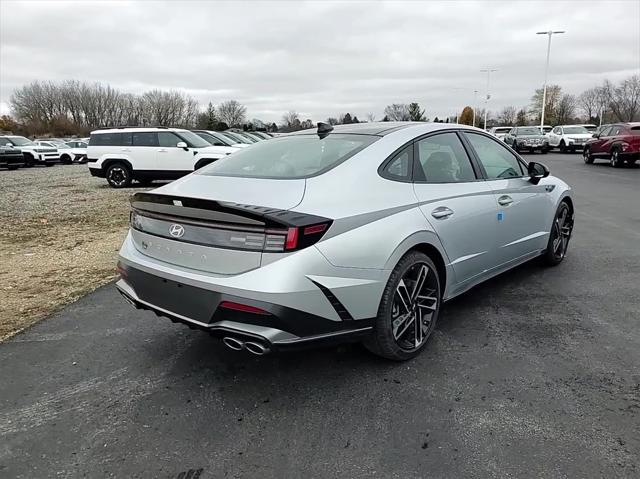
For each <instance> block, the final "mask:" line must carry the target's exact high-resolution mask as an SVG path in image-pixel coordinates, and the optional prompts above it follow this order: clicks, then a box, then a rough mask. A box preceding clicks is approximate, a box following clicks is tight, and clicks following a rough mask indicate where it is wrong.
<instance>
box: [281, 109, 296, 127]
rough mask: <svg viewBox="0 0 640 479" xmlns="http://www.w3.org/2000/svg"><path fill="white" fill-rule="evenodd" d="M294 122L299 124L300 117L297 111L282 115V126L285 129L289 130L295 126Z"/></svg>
mask: <svg viewBox="0 0 640 479" xmlns="http://www.w3.org/2000/svg"><path fill="white" fill-rule="evenodd" d="M296 121H297V122H298V123H299V122H300V115H298V112H297V111H293V110H290V111H288V112H287V113H285V114H284V115H282V124H283V125H284V126H285V127H287V128H291V127H292V126H293V125H295V124H296Z"/></svg>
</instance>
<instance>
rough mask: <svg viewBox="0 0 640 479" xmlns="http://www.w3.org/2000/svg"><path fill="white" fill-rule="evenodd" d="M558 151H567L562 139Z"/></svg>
mask: <svg viewBox="0 0 640 479" xmlns="http://www.w3.org/2000/svg"><path fill="white" fill-rule="evenodd" d="M559 147H560V153H566V152H567V145H565V143H564V140H562V141H561V142H560V146H559Z"/></svg>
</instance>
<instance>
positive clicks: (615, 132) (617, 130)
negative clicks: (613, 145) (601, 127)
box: [607, 126, 622, 136]
mask: <svg viewBox="0 0 640 479" xmlns="http://www.w3.org/2000/svg"><path fill="white" fill-rule="evenodd" d="M620 130H622V128H620V127H619V126H612V127H611V131H609V134H608V135H607V136H617V135H619V134H620Z"/></svg>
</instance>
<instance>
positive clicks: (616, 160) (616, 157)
mask: <svg viewBox="0 0 640 479" xmlns="http://www.w3.org/2000/svg"><path fill="white" fill-rule="evenodd" d="M609 164H610V165H611V166H613V167H614V168H620V167H621V166H622V160H621V159H620V152H619V151H618V150H617V149H616V150H613V151H612V152H611V159H610V160H609Z"/></svg>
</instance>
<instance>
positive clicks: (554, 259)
mask: <svg viewBox="0 0 640 479" xmlns="http://www.w3.org/2000/svg"><path fill="white" fill-rule="evenodd" d="M572 233H573V213H572V212H571V208H570V207H569V205H568V204H567V202H566V201H563V202H562V203H560V206H558V210H557V211H556V215H555V217H554V220H553V225H552V226H551V232H550V233H549V241H548V243H547V249H546V250H545V252H544V253H543V254H542V259H543V261H544V262H545V263H546V264H547V265H549V266H556V265H558V264H560V263H562V260H563V259H564V257H565V256H566V254H567V248H568V247H569V240H570V239H571V234H572Z"/></svg>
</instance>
